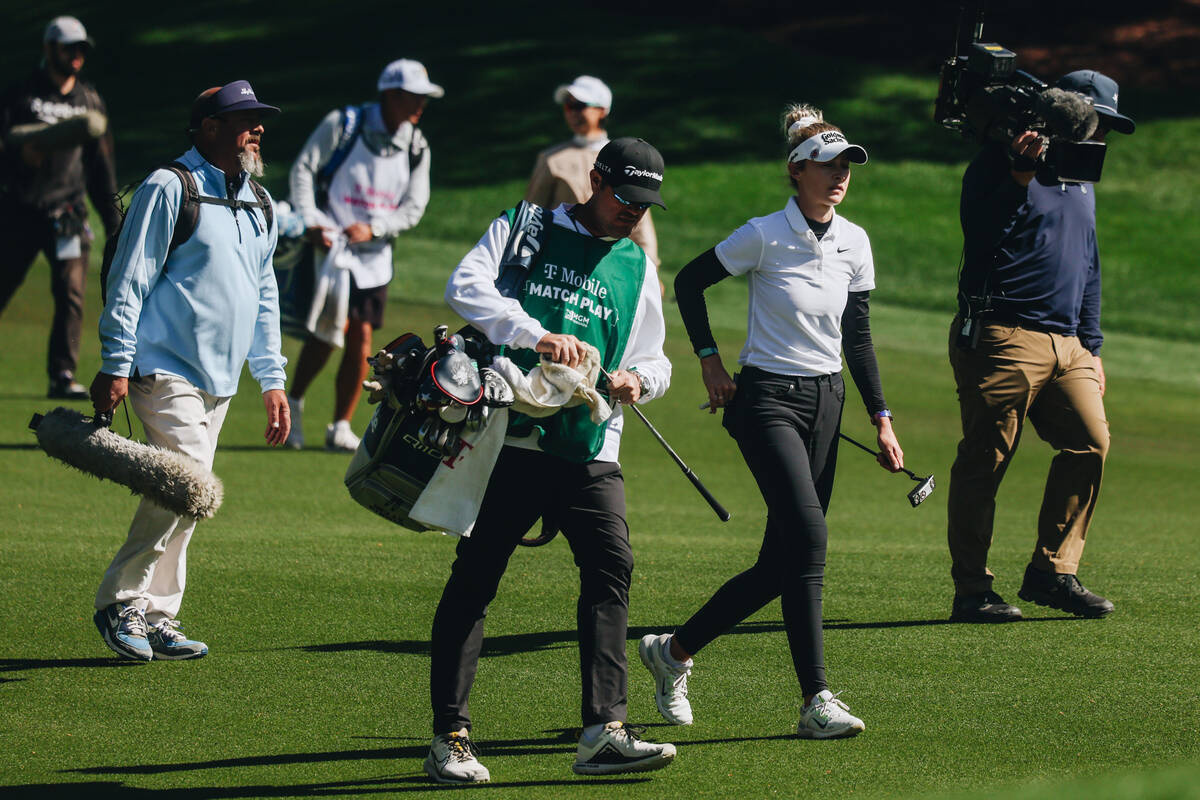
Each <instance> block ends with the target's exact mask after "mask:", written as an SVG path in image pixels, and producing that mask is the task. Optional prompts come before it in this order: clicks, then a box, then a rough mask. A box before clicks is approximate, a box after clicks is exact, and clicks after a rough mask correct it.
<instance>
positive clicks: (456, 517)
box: [408, 344, 612, 536]
mask: <svg viewBox="0 0 1200 800" xmlns="http://www.w3.org/2000/svg"><path fill="white" fill-rule="evenodd" d="M584 351H585V352H584V359H583V362H582V363H581V364H580V365H579V367H578V368H577V369H572V368H571V367H568V366H565V365H563V364H555V363H554V362H551V361H546V360H543V361H542V362H541V363H540V364H539V365H538V366H536V367H534V368H533V369H532V370H530V371H529V374H528V375H526V374H524V373H522V372H521V370H520V369H519V368H518V367H517V365H516V364H514V363H512V361H510V360H508V359H507V358H504V357H503V356H501V357H499V358H496V359H493V361H492V369H494V370H495V371H496V372H498V373H499V374H500V376H501V377H503V378H504V380H506V381H508V383H509V385H510V386H512V388H513V393H514V394H515V395H516V398H517V399H516V401H515V402H514V403H513V405H512V409H513V410H514V411H519V412H521V413H522V414H528V415H529V416H531V417H548V416H550V415H551V414H553V413H554V412H556V411H558V410H559V409H561V408H570V407H572V406H577V405H580V404H585V405H587V407H588V408H589V409H590V411H591V419H592V422H594V423H596V424H597V425H601V424H603V423H604V422H606V421H607V420H608V418H609V417H611V416H612V407H611V406H609V404H608V402H607V401H605V399H604V398H603V397H601V396H600V393H599V392H597V391H596V377H597V376H598V375H599V374H600V352H599V351H598V350H597V349H596V348H595V347H593V346H592V345H590V344H584ZM507 427H508V409H505V408H500V409H496V410H494V411H493V412H492V413H491V414H490V415H489V416H488V418H487V420H486V421H485V424H484V425H483V426H482V427H481V428H480V429H479V430H478V431H476V432H475V433H473V434H467V435H466V436H464V437H463V440H464V441H465V442H466V445H465V446H464V447H463V451H462V452H461V453H459V455H458V456H457V457H456V458H455V459H454V460H453V461H443V462H442V463H440V464H438V468H437V469H436V470H435V471H434V473H433V477H432V478H430V479H429V483H428V484H426V486H425V489H424V490H423V491H422V492H421V495H420V497H418V498H417V502H416V503H414V504H413V507H412V510H411V511H409V513H408V516H409V517H410V518H411V519H413V520H415V521H417V522H419V523H421V524H422V525H424V526H426V527H428V528H430V529H432V530H438V531H443V532H445V533H448V534H451V535H454V536H470V535H471V529H472V528H473V527H474V526H475V518H476V517H477V516H479V506H480V504H481V503H482V502H483V493H484V491H485V490H486V489H487V483H488V479H489V478H490V477H491V474H492V469H493V467H495V465H496V459H497V458H499V456H500V448H501V447H502V446H503V445H504V431H505V429H506V428H507Z"/></svg>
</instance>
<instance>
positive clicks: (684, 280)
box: [675, 248, 730, 353]
mask: <svg viewBox="0 0 1200 800" xmlns="http://www.w3.org/2000/svg"><path fill="white" fill-rule="evenodd" d="M728 277H730V275H729V272H728V271H727V270H726V269H725V267H724V265H723V264H721V260H720V259H719V258H717V252H716V250H715V249H714V248H709V249H708V250H705V251H704V252H703V253H701V254H700V255H698V256H696V257H695V258H693V259H692V260H691V261H689V262H688V263H687V264H686V265H685V266H684V267H683V269H681V270H679V274H678V275H676V276H675V301H676V302H677V303H678V304H679V316H681V317H683V327H684V328H686V329H687V335H688V339H690V340H691V342H692V350H693V351H694V352H697V353H699V352H700V351H701V350H703V349H704V348H706V347H716V346H717V343H716V341H715V340H714V339H713V335H712V328H711V327H710V326H709V324H708V306H706V305H705V303H704V290H705V289H707V288H708V287H710V286H712V285H713V284H714V283H716V282H717V281H722V280H724V279H725V278H728Z"/></svg>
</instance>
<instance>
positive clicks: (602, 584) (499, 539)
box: [429, 447, 633, 735]
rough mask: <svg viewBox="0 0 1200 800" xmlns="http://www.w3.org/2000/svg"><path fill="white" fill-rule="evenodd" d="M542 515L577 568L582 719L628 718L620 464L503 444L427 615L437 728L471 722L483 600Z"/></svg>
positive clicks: (628, 556)
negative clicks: (474, 518) (471, 522)
mask: <svg viewBox="0 0 1200 800" xmlns="http://www.w3.org/2000/svg"><path fill="white" fill-rule="evenodd" d="M539 516H546V517H548V518H550V519H552V520H554V521H555V522H557V523H558V526H559V529H560V530H561V531H562V532H563V535H564V536H565V537H566V539H567V542H568V543H569V544H570V545H571V552H572V553H573V554H574V555H575V565H576V566H577V567H579V583H580V594H579V604H578V609H577V612H576V625H577V628H578V632H579V666H580V672H581V673H582V679H583V699H582V713H583V724H584V725H585V726H586V725H596V724H601V723H606V722H611V721H613V720H622V721H623V720H624V719H625V705H626V690H627V680H626V665H625V634H626V628H627V626H628V623H629V583H630V578H631V576H632V574H633V551H632V550H630V547H629V527H628V526H627V525H626V524H625V482H624V478H623V477H622V475H621V468H620V466H618V465H617V464H614V463H606V462H598V461H593V462H590V463H587V464H574V463H571V462H569V461H564V460H563V459H561V458H557V457H555V456H551V455H548V454H546V453H541V452H536V451H533V450H522V449H520V448H516V447H505V448H503V449H502V450H501V451H500V458H499V459H498V460H497V462H496V467H495V469H493V470H492V476H491V479H490V480H489V482H488V487H487V491H486V492H485V493H484V497H483V504H482V506H481V507H480V509H479V519H478V521H477V522H476V523H475V528H474V530H473V531H472V532H471V535H470V537H468V538H464V539H461V540H459V543H458V549H457V551H456V552H457V558H456V559H455V561H454V564H453V566H452V567H451V569H450V580H449V581H447V582H446V588H445V590H443V592H442V599H441V601H440V602H439V603H438V608H437V613H436V614H434V617H433V634H432V638H431V658H430V677H429V693H430V698H431V700H432V703H433V732H434V734H435V735H438V734H443V733H449V732H451V731H457V730H459V729H460V728H468V729H469V728H470V727H471V717H470V713H469V711H468V702H467V701H468V696H469V695H470V693H471V685H472V684H473V683H474V681H475V671H476V669H477V667H478V665H479V653H480V650H481V649H482V647H483V620H484V617H485V616H486V615H487V606H488V603H490V602H491V601H492V598H494V597H495V596H496V590H497V588H498V587H499V585H500V578H501V577H502V576H503V575H504V570H505V568H506V567H507V566H508V559H509V557H510V556H512V554H513V550H515V549H516V548H517V542H518V541H519V540H520V539H521V537H522V536H524V535H525V533H526V532H527V531H528V530H529V528H530V527H531V526H532V525H533V524H534V523H535V522H536V521H537V519H538V517H539ZM534 557H536V555H535V556H534ZM529 602H531V603H536V602H537V598H536V597H530V598H529Z"/></svg>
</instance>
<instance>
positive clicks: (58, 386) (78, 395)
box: [46, 372, 89, 400]
mask: <svg viewBox="0 0 1200 800" xmlns="http://www.w3.org/2000/svg"><path fill="white" fill-rule="evenodd" d="M46 397H48V398H49V399H51V400H87V399H88V397H89V395H88V390H87V387H86V386H84V385H83V384H82V383H77V382H76V381H75V376H74V375H72V374H71V373H69V372H64V373H63V374H61V375H59V376H58V377H57V378H51V379H50V388H49V390H47V392H46Z"/></svg>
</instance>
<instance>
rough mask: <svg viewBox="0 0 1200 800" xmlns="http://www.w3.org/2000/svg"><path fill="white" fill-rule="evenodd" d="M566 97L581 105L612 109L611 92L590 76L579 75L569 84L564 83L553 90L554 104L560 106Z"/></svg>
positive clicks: (601, 82) (602, 83) (597, 79)
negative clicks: (568, 96) (572, 98)
mask: <svg viewBox="0 0 1200 800" xmlns="http://www.w3.org/2000/svg"><path fill="white" fill-rule="evenodd" d="M567 95H570V96H571V97H574V98H575V99H576V100H578V101H579V102H581V103H587V104H588V105H589V106H595V107H596V108H607V109H611V108H612V90H611V89H609V88H608V86H607V85H606V84H605V83H604V81H602V80H600V79H599V78H593V77H592V76H591V75H580V76H579V77H578V78H576V79H575V80H573V81H571V82H570V83H569V84H566V83H564V84H563V85H562V86H559V87H558V88H557V89H555V90H554V102H555V103H558V104H559V105H560V106H561V105H562V104H563V103H565V102H566V100H567Z"/></svg>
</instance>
